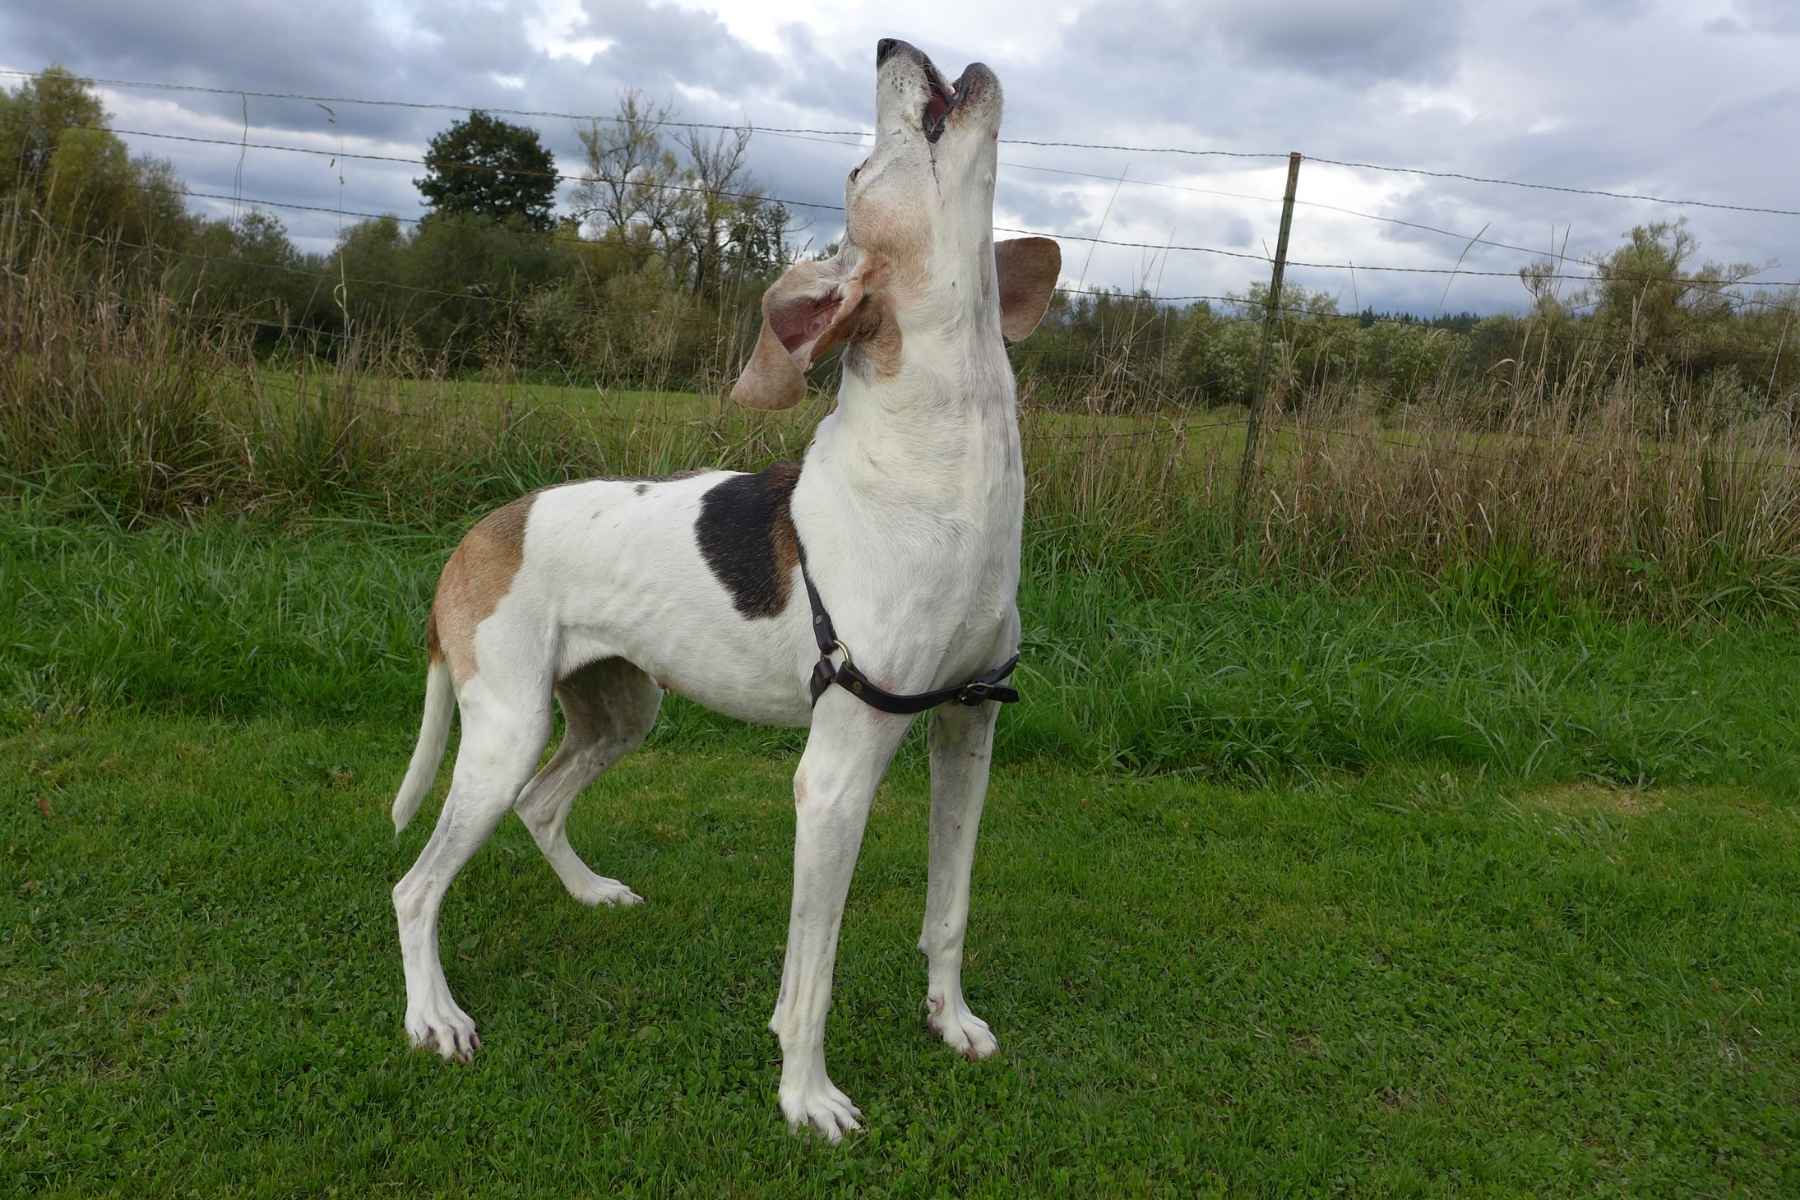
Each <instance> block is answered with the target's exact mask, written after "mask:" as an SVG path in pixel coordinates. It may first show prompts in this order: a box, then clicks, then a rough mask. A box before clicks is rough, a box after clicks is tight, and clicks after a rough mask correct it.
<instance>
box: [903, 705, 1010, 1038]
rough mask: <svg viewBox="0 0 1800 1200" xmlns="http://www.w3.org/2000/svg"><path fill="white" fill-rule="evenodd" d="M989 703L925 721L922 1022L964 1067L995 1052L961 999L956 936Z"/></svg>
mask: <svg viewBox="0 0 1800 1200" xmlns="http://www.w3.org/2000/svg"><path fill="white" fill-rule="evenodd" d="M999 710H1000V706H999V705H998V704H994V703H991V702H990V703H987V704H981V705H977V706H975V707H973V708H965V707H964V706H962V705H960V704H946V705H944V706H943V707H942V708H940V709H938V710H937V711H936V712H935V713H933V714H932V717H931V729H930V743H931V866H930V872H929V876H928V880H927V883H926V888H925V922H924V925H923V927H922V928H921V929H920V930H919V950H920V952H921V953H923V954H924V955H925V969H926V988H925V1024H926V1026H927V1027H929V1028H930V1029H931V1031H932V1032H933V1033H935V1034H937V1035H938V1036H939V1037H941V1038H943V1039H944V1042H945V1044H947V1045H948V1046H949V1047H950V1048H951V1049H952V1050H954V1051H956V1052H957V1053H958V1054H960V1055H962V1056H963V1057H964V1058H967V1059H970V1060H971V1061H973V1060H975V1059H980V1058H986V1057H987V1056H988V1055H990V1054H992V1053H993V1052H994V1051H996V1050H998V1049H999V1048H1000V1044H999V1042H997V1041H996V1040H995V1039H994V1035H993V1032H992V1031H991V1030H989V1029H988V1026H987V1022H986V1021H983V1020H982V1019H981V1018H980V1017H978V1016H976V1015H975V1014H974V1013H972V1012H970V1011H969V1006H968V1004H967V1003H966V1002H965V1001H964V1000H963V991H962V961H963V933H964V931H965V930H966V929H967V928H968V925H969V875H970V872H971V871H972V869H973V868H974V865H975V834H976V832H977V830H978V829H979V828H980V826H981V806H982V801H983V800H984V799H985V798H986V795H987V783H988V761H989V759H990V758H991V757H992V754H993V748H994V719H995V717H996V716H997V715H998V713H999Z"/></svg>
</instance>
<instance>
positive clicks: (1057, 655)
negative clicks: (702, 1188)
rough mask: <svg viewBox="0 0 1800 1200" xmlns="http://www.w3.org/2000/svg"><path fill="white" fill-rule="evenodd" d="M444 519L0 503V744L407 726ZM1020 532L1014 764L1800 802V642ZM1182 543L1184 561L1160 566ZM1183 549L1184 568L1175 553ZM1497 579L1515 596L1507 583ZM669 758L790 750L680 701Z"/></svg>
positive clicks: (660, 735)
mask: <svg viewBox="0 0 1800 1200" xmlns="http://www.w3.org/2000/svg"><path fill="white" fill-rule="evenodd" d="M456 536H457V531H456V530H453V529H436V530H431V529H418V528H413V527H407V526H383V525H379V524H376V523H373V522H370V521H367V520H349V519H345V520H327V519H314V520H311V521H308V522H305V523H290V524H285V525H280V526H274V525H259V524H256V523H252V522H248V521H243V520H229V519H222V518H213V519H207V520H204V521H201V522H199V523H197V524H194V525H187V526H184V525H179V524H175V523H166V522H165V523H159V524H155V525H152V526H150V527H148V528H146V529H144V530H141V531H137V532H127V531H124V530H121V529H117V528H108V527H103V526H96V525H94V524H92V523H74V522H70V521H68V520H66V519H64V518H63V516H61V515H60V514H58V513H56V512H53V511H48V510H45V509H42V508H34V507H32V506H30V505H24V506H19V507H15V508H13V509H11V510H8V511H5V512H0V560H4V561H5V562H7V563H8V564H9V566H8V568H7V569H6V570H4V571H0V629H4V630H7V631H8V633H7V634H5V635H4V638H5V641H4V643H3V644H0V647H3V649H4V653H0V728H5V727H6V726H8V725H11V726H13V727H21V726H26V725H29V724H31V723H33V722H36V721H39V720H45V719H50V720H55V719H64V718H69V717H74V716H79V715H81V714H83V713H87V712H91V711H102V712H104V711H112V710H117V709H120V708H125V709H131V710H135V711H151V712H173V713H189V714H197V715H232V716H244V715H257V714H267V715H275V714H290V715H295V716H299V717H305V718H308V719H313V720H324V721H341V720H351V719H361V718H369V717H375V716H379V717H380V718H381V719H383V720H388V721H392V722H395V723H396V724H398V725H401V726H410V725H411V723H412V722H413V721H414V720H416V717H417V712H418V703H419V696H420V689H421V686H422V682H421V681H422V676H423V654H422V645H421V643H422V636H423V633H422V631H423V619H424V613H425V611H426V610H427V608H428V607H429V602H430V595H431V590H432V588H433V586H434V584H435V581H436V574H437V571H438V569H439V567H440V566H441V564H442V562H443V559H444V557H445V555H446V553H447V550H448V548H449V547H450V546H451V545H453V544H454V539H455V537H456ZM1068 541H1069V539H1066V538H1062V537H1060V536H1059V535H1057V534H1056V533H1055V532H1048V533H1046V532H1044V531H1041V530H1038V531H1034V534H1033V538H1032V540H1031V542H1030V543H1029V545H1028V547H1027V554H1026V567H1027V570H1026V577H1025V582H1024V587H1023V590H1022V594H1021V609H1022V613H1023V620H1024V633H1025V656H1024V662H1023V663H1022V665H1021V669H1020V676H1019V681H1020V686H1021V689H1022V690H1023V692H1024V694H1025V701H1024V702H1023V703H1022V704H1019V705H1016V706H1014V707H1013V708H1011V709H1010V710H1009V712H1008V714H1007V720H1006V721H1005V722H1004V723H1003V725H1002V732H1001V737H1000V743H999V748H1000V752H1001V753H1002V754H1004V755H1008V756H1013V757H1039V756H1047V757H1054V758H1056V759H1057V760H1058V761H1061V762H1064V763H1066V764H1069V765H1072V766H1077V767H1082V768H1086V769H1091V770H1116V769H1124V770H1127V771H1131V772H1137V773H1184V774H1188V775H1195V776H1200V777H1207V778H1213V779H1221V780H1249V781H1274V780H1291V779H1309V778H1319V777H1327V776H1331V775H1333V774H1336V773H1341V772H1352V773H1355V772H1361V771H1366V770H1369V769H1371V768H1372V767H1374V766H1376V765H1393V764H1398V763H1412V764H1417V765H1421V766H1426V767H1433V766H1444V767H1450V768H1455V769H1473V770H1480V771H1485V772H1488V773H1490V774H1493V775H1495V776H1497V777H1499V778H1504V779H1513V780H1526V781H1540V782H1543V781H1557V780H1568V779H1594V780H1601V781H1607V782H1624V783H1671V782H1681V783H1758V782H1760V783H1763V784H1766V785H1769V786H1787V787H1793V788H1800V765H1797V764H1796V758H1797V756H1796V754H1795V747H1796V746H1800V638H1796V637H1795V636H1794V635H1793V629H1792V627H1791V625H1788V624H1783V623H1775V622H1770V623H1767V624H1753V623H1748V622H1739V623H1734V624H1730V625H1724V624H1705V623H1697V624H1693V625H1691V626H1686V627H1669V626H1662V625H1654V624H1649V623H1641V622H1620V621H1613V620H1604V619H1601V618H1599V617H1596V616H1593V615H1591V614H1587V613H1584V612H1583V611H1582V610H1579V609H1571V608H1568V607H1566V606H1564V605H1561V604H1559V603H1557V602H1555V601H1554V599H1553V598H1551V597H1550V596H1548V595H1547V594H1543V593H1540V592H1536V591H1533V590H1531V588H1530V587H1529V586H1528V585H1527V584H1517V582H1516V581H1514V583H1512V584H1508V582H1507V581H1506V580H1505V579H1504V578H1503V579H1501V580H1499V581H1498V582H1496V581H1495V580H1491V579H1487V578H1485V577H1483V576H1480V575H1472V576H1469V577H1467V578H1464V579H1462V580H1461V581H1460V583H1459V585H1458V587H1457V588H1455V589H1450V588H1438V589H1426V588H1424V587H1422V586H1409V585H1407V584H1406V583H1405V582H1404V581H1402V580H1400V579H1394V580H1391V581H1390V582H1389V585H1388V586H1385V587H1369V588H1363V589H1360V590H1356V591H1345V590H1341V589H1332V588H1329V587H1325V586H1318V587H1313V588H1294V587H1292V586H1277V585H1275V584H1266V585H1259V584H1255V583H1246V582H1245V581H1244V580H1243V578H1242V577H1241V576H1240V575H1239V574H1238V573H1236V572H1234V571H1232V570H1230V569H1227V568H1224V567H1221V568H1219V569H1217V570H1216V571H1214V572H1211V573H1208V572H1206V571H1203V570H1200V569H1197V568H1196V567H1195V566H1192V565H1188V564H1189V563H1203V562H1206V561H1208V559H1209V558H1212V557H1216V556H1217V555H1219V554H1221V553H1223V551H1221V550H1220V549H1219V548H1217V547H1210V546H1207V545H1204V544H1196V545H1193V546H1179V545H1176V546H1171V545H1170V544H1168V543H1163V542H1158V543H1154V544H1153V546H1152V547H1151V551H1150V552H1148V553H1146V554H1145V555H1144V556H1142V557H1143V558H1144V562H1143V563H1142V564H1141V565H1140V569H1139V570H1137V571H1136V572H1135V573H1129V572H1122V571H1120V570H1118V569H1115V567H1116V565H1117V564H1122V563H1125V562H1126V561H1128V559H1129V556H1128V555H1125V554H1123V553H1122V554H1120V555H1118V556H1116V557H1115V559H1114V560H1113V562H1112V563H1109V564H1104V565H1102V566H1101V567H1099V568H1097V569H1085V568H1083V567H1082V566H1080V565H1079V564H1078V563H1076V562H1072V561H1069V560H1067V559H1065V558H1064V557H1061V551H1062V550H1063V549H1064V548H1065V547H1066V545H1067V544H1068ZM1171 550H1173V551H1174V553H1170V551H1171ZM1190 556H1191V557H1190ZM1509 588H1510V589H1511V590H1509ZM656 738H657V739H658V742H659V744H668V745H683V746H687V745H692V744H694V742H695V740H696V739H699V740H703V741H705V742H707V744H709V745H721V746H722V745H732V746H739V747H743V748H747V749H751V750H761V749H769V748H773V747H785V748H792V747H794V746H796V745H798V740H797V736H796V735H793V734H788V733H779V732H769V731H759V730H749V729H746V728H744V727H742V726H738V725H735V724H733V723H730V722H726V721H724V720H722V719H718V718H714V717H712V716H710V715H709V714H707V713H705V712H704V711H702V710H700V709H699V708H697V707H695V706H692V705H687V704H683V703H680V702H672V703H671V704H670V705H669V706H668V707H667V709H666V712H665V718H664V721H663V723H662V724H661V726H659V729H658V731H657V734H656Z"/></svg>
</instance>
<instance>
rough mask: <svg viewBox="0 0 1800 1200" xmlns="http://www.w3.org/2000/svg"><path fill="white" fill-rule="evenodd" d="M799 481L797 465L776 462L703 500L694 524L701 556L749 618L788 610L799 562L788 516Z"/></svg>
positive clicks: (722, 486)
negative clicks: (795, 571) (795, 569)
mask: <svg viewBox="0 0 1800 1200" xmlns="http://www.w3.org/2000/svg"><path fill="white" fill-rule="evenodd" d="M799 481H800V464H799V463H776V464H775V465H774V466H772V467H769V468H768V469H766V470H763V471H758V472H757V473H756V474H754V475H733V476H732V477H731V478H729V479H726V480H724V481H723V482H721V483H718V484H716V485H714V486H713V487H712V488H710V489H709V490H708V491H707V493H706V495H705V496H703V497H701V500H700V519H699V520H698V521H696V522H694V534H695V537H696V538H698V540H699V542H700V554H701V557H703V558H705V559H706V565H707V566H708V567H709V568H710V569H711V570H712V573H713V577H714V578H715V579H717V580H718V581H719V583H720V584H721V585H723V587H724V588H725V590H726V591H727V592H730V593H731V602H732V604H733V605H734V606H735V607H736V608H737V610H738V612H740V613H742V614H743V615H744V616H746V617H772V616H775V615H776V614H778V613H780V612H781V611H782V609H784V608H786V607H787V602H788V590H789V588H788V581H789V580H790V579H792V578H793V574H794V568H795V567H796V566H798V565H799V563H800V537H799V535H798V534H797V533H795V532H794V518H793V515H792V513H791V512H790V511H789V503H790V501H791V500H792V498H793V494H794V485H795V484H796V483H798V482H799Z"/></svg>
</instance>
